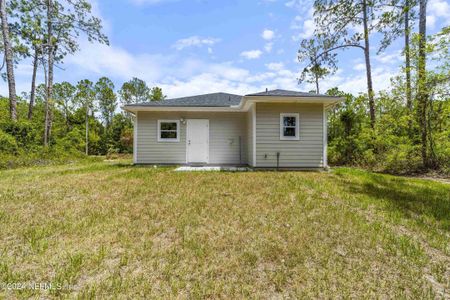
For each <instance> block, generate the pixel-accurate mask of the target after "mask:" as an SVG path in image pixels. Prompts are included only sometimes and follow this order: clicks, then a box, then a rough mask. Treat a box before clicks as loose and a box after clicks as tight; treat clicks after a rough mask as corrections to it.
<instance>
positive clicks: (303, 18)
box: [291, 8, 316, 41]
mask: <svg viewBox="0 0 450 300" xmlns="http://www.w3.org/2000/svg"><path fill="white" fill-rule="evenodd" d="M313 13H314V10H313V8H310V9H309V10H308V12H307V13H306V14H301V15H297V16H296V17H295V18H294V20H292V22H291V29H292V30H296V31H298V30H299V31H300V33H297V34H295V35H293V36H292V40H294V41H299V40H301V39H307V38H310V37H312V36H313V35H314V31H315V30H316V24H315V23H314V18H313Z"/></svg>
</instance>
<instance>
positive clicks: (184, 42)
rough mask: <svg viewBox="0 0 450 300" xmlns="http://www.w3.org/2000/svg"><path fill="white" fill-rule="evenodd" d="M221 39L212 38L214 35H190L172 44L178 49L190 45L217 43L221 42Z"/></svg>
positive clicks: (200, 45) (198, 45)
mask: <svg viewBox="0 0 450 300" xmlns="http://www.w3.org/2000/svg"><path fill="white" fill-rule="evenodd" d="M219 41H220V39H217V38H212V37H199V36H196V35H194V36H190V37H188V38H185V39H180V40H178V41H176V42H175V44H173V45H172V47H173V48H175V49H177V50H183V49H184V48H188V47H202V46H205V45H206V46H212V45H214V44H215V43H217V42H219Z"/></svg>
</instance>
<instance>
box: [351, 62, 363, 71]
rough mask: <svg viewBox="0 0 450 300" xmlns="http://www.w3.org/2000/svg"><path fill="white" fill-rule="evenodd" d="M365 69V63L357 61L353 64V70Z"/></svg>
mask: <svg viewBox="0 0 450 300" xmlns="http://www.w3.org/2000/svg"><path fill="white" fill-rule="evenodd" d="M365 69H366V64H363V63H359V64H356V65H354V66H353V70H355V71H364V70H365Z"/></svg>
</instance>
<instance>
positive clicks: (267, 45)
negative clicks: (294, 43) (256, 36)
mask: <svg viewBox="0 0 450 300" xmlns="http://www.w3.org/2000/svg"><path fill="white" fill-rule="evenodd" d="M272 48H273V43H266V44H265V45H264V50H266V52H267V53H269V52H272Z"/></svg>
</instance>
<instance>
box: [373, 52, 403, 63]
mask: <svg viewBox="0 0 450 300" xmlns="http://www.w3.org/2000/svg"><path fill="white" fill-rule="evenodd" d="M375 60H376V61H378V62H380V63H382V64H395V63H399V62H401V61H403V56H402V51H401V50H396V51H393V52H390V53H387V52H383V53H380V54H379V55H377V56H375Z"/></svg>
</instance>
